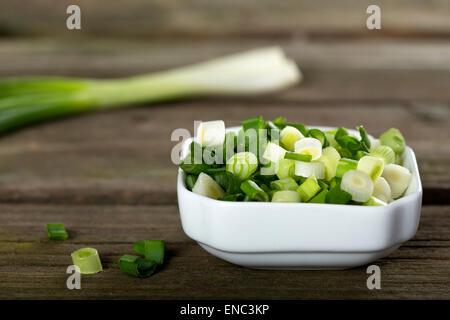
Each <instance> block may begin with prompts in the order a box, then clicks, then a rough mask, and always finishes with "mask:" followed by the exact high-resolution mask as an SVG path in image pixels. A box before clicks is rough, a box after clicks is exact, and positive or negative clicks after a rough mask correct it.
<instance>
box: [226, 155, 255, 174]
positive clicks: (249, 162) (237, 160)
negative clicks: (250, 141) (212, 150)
mask: <svg viewBox="0 0 450 320" xmlns="http://www.w3.org/2000/svg"><path fill="white" fill-rule="evenodd" d="M226 168H227V171H228V172H231V173H232V174H234V175H236V176H238V177H239V178H240V179H241V180H245V179H248V177H250V176H251V175H252V173H254V172H255V171H256V169H258V159H257V158H256V156H255V155H254V154H253V153H251V152H239V153H236V154H235V155H234V156H232V157H231V158H230V159H228V161H227V164H226Z"/></svg>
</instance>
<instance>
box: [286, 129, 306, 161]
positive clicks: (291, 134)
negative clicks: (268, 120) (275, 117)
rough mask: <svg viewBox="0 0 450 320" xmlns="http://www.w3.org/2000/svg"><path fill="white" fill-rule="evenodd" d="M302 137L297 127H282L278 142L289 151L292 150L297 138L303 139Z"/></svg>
mask: <svg viewBox="0 0 450 320" xmlns="http://www.w3.org/2000/svg"><path fill="white" fill-rule="evenodd" d="M303 138H304V136H303V134H302V133H301V132H300V130H298V129H297V128H294V127H291V126H286V127H284V129H283V130H281V132H280V142H281V144H282V146H283V147H284V148H285V149H286V150H289V151H294V150H295V143H296V142H297V141H298V140H300V139H303ZM287 159H289V158H287ZM294 160H295V159H294Z"/></svg>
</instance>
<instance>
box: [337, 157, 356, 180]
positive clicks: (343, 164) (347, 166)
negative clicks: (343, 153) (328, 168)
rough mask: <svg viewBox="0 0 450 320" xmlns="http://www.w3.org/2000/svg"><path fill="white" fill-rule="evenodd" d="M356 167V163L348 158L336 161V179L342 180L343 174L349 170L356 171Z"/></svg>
mask: <svg viewBox="0 0 450 320" xmlns="http://www.w3.org/2000/svg"><path fill="white" fill-rule="evenodd" d="M357 166H358V161H356V160H353V159H348V158H342V159H341V160H339V161H338V164H337V167H336V177H338V178H342V177H343V176H344V174H345V173H346V172H347V171H349V170H356V167H357Z"/></svg>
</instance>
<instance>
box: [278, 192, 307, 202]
mask: <svg viewBox="0 0 450 320" xmlns="http://www.w3.org/2000/svg"><path fill="white" fill-rule="evenodd" d="M300 201H301V197H300V194H299V193H298V192H297V191H292V190H281V191H277V192H275V193H274V194H273V196H272V202H300Z"/></svg>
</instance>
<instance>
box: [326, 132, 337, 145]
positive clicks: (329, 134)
mask: <svg viewBox="0 0 450 320" xmlns="http://www.w3.org/2000/svg"><path fill="white" fill-rule="evenodd" d="M335 133H336V132H334V131H333V132H330V131H328V132H325V137H326V138H327V141H328V143H329V144H330V146H331V147H333V148H338V147H339V143H337V141H336V139H335V138H334V134H335Z"/></svg>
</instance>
